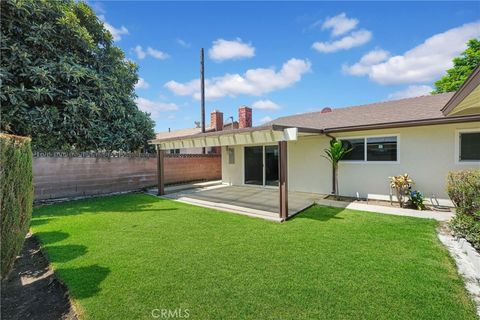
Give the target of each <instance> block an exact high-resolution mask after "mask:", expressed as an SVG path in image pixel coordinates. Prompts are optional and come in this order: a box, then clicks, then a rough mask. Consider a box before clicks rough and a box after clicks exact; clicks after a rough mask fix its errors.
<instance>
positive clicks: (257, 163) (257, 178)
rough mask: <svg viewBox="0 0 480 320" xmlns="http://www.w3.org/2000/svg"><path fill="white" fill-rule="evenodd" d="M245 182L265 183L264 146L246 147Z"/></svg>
mask: <svg viewBox="0 0 480 320" xmlns="http://www.w3.org/2000/svg"><path fill="white" fill-rule="evenodd" d="M245 184H255V185H260V186H261V185H263V147H245Z"/></svg>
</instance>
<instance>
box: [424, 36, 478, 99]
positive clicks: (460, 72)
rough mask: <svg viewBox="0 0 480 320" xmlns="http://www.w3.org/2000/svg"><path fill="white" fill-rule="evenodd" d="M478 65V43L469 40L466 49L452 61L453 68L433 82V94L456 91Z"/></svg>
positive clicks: (475, 40)
mask: <svg viewBox="0 0 480 320" xmlns="http://www.w3.org/2000/svg"><path fill="white" fill-rule="evenodd" d="M479 64H480V41H479V40H478V39H471V40H470V41H468V44H467V49H466V50H465V51H464V52H463V53H462V54H461V55H460V56H459V57H456V58H454V59H453V68H451V69H448V70H447V74H446V75H444V76H443V77H442V78H441V79H440V80H438V81H437V82H435V90H434V91H433V93H443V92H452V91H457V90H458V89H459V88H460V86H461V85H462V84H463V83H464V82H465V80H467V78H468V76H469V75H470V74H471V73H472V72H473V70H474V69H475V68H476V67H477V66H478V65H479Z"/></svg>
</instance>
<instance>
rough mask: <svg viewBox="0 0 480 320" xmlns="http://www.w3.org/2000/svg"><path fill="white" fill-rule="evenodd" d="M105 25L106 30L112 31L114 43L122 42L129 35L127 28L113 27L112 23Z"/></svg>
mask: <svg viewBox="0 0 480 320" xmlns="http://www.w3.org/2000/svg"><path fill="white" fill-rule="evenodd" d="M103 25H104V26H105V29H107V30H108V31H110V33H111V34H112V37H113V41H120V40H122V36H123V35H125V34H128V29H127V28H125V26H121V27H120V28H115V27H114V26H112V25H111V24H110V23H108V22H106V21H104V22H103Z"/></svg>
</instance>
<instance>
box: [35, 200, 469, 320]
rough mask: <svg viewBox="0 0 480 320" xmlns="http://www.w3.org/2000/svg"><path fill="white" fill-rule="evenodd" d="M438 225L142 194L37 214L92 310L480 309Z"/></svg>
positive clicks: (384, 312) (39, 227) (267, 315)
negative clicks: (252, 214)
mask: <svg viewBox="0 0 480 320" xmlns="http://www.w3.org/2000/svg"><path fill="white" fill-rule="evenodd" d="M436 225H437V223H436V222H434V221H431V220H425V219H416V218H407V217H397V216H389V215H381V214H374V213H367V212H359V211H352V210H344V209H337V208H329V207H320V206H316V207H312V208H310V209H308V210H307V211H305V212H304V213H302V214H300V215H298V216H297V217H296V218H294V219H292V220H290V221H288V222H286V223H282V224H281V223H275V222H269V221H264V220H261V219H254V218H249V217H245V216H241V215H236V214H232V213H224V212H219V211H215V210H211V209H205V208H200V207H195V206H191V205H187V204H181V203H178V202H173V201H170V200H161V199H158V198H156V197H153V196H149V195H138V194H137V195H122V196H113V197H105V198H96V199H89V200H81V201H74V202H67V203H62V204H56V205H49V206H44V207H40V208H37V209H35V211H34V217H33V220H32V229H33V231H34V232H35V233H36V234H37V236H38V237H39V238H40V240H41V242H42V243H43V246H44V248H45V249H46V252H47V254H48V257H49V259H50V261H51V262H52V264H53V267H54V268H55V269H56V272H57V274H58V275H59V277H60V278H61V279H62V280H63V281H64V282H65V283H66V285H67V286H68V288H69V290H70V293H71V295H72V296H73V298H74V299H75V301H76V304H77V307H78V308H79V309H80V311H81V313H82V315H83V317H84V318H89V319H153V318H152V316H151V311H152V309H170V310H172V311H174V310H175V309H179V308H181V309H182V312H184V311H185V309H188V313H189V316H190V317H189V318H190V319H232V318H236V319H246V318H250V319H311V318H318V319H409V320H410V319H449V320H451V319H476V316H475V309H474V305H473V302H472V301H471V300H470V299H469V297H468V295H467V293H466V291H465V290H464V288H463V285H462V281H461V279H460V278H459V276H458V275H457V273H456V270H455V266H454V262H453V260H452V259H451V258H450V257H449V256H448V253H447V251H446V250H445V249H444V248H443V247H442V246H441V244H440V242H439V241H438V240H437V238H436V235H435V228H436Z"/></svg>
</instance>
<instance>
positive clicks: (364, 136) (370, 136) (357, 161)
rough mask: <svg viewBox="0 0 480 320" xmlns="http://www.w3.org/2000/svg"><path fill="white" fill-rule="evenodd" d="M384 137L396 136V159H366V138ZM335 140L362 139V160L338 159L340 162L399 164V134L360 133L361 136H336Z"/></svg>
mask: <svg viewBox="0 0 480 320" xmlns="http://www.w3.org/2000/svg"><path fill="white" fill-rule="evenodd" d="M384 137H396V138H397V160H396V161H368V160H367V139H368V138H384ZM336 139H337V140H353V139H363V141H364V144H363V148H364V149H363V155H364V156H365V159H364V160H340V162H339V163H341V164H400V134H399V133H392V134H381V135H361V136H348V137H336Z"/></svg>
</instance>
